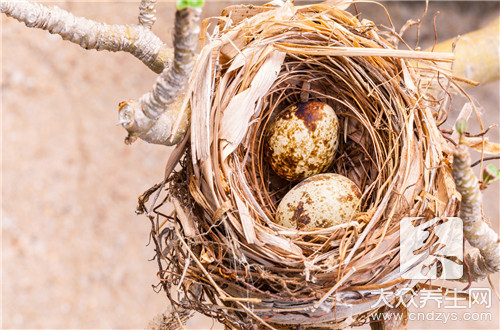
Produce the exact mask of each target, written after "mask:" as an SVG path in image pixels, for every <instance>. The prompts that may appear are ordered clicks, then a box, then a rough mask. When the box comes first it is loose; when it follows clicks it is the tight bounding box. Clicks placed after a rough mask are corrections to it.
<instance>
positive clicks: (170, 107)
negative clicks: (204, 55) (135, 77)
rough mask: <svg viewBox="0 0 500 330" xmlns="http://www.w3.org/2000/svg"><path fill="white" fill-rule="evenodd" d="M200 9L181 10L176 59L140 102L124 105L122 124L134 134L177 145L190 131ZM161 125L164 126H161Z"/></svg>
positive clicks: (176, 22) (175, 50)
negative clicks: (175, 126)
mask: <svg viewBox="0 0 500 330" xmlns="http://www.w3.org/2000/svg"><path fill="white" fill-rule="evenodd" d="M200 13H201V9H200V8H189V7H186V8H184V9H178V10H177V11H176V15H175V32H174V62H173V64H172V67H171V68H170V69H168V70H164V71H163V72H162V74H161V75H160V76H159V77H158V79H157V80H156V83H155V85H154V86H153V89H152V90H151V91H150V92H148V93H146V94H144V95H143V96H142V97H141V98H140V99H139V101H134V100H131V101H128V102H125V103H123V104H122V105H121V106H120V123H121V124H122V125H123V127H125V129H127V131H128V132H129V135H130V136H131V137H133V136H137V137H140V138H141V139H144V140H146V141H148V142H150V143H156V144H166V145H173V144H176V143H177V142H179V141H180V139H181V138H182V137H183V136H184V134H185V132H186V131H187V128H188V125H189V121H188V118H187V116H188V113H187V111H183V110H184V109H185V107H186V106H187V100H185V98H186V97H187V96H188V95H185V88H186V86H187V83H188V79H189V76H190V74H191V71H192V70H193V65H194V56H195V49H196V47H197V44H198V35H199V32H200V27H199V20H200ZM181 114H183V115H184V118H182V119H181V120H182V123H181V125H180V128H179V129H178V130H177V132H175V134H174V136H170V135H171V133H172V125H173V124H174V123H175V121H176V119H177V117H178V116H180V115H181ZM158 125H161V126H158Z"/></svg>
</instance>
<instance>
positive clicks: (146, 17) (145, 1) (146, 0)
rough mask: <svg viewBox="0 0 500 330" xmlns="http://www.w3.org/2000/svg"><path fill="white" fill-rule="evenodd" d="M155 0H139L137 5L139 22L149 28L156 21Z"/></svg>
mask: <svg viewBox="0 0 500 330" xmlns="http://www.w3.org/2000/svg"><path fill="white" fill-rule="evenodd" d="M155 5H156V0H141V4H140V5H139V24H140V25H142V26H144V27H145V28H147V29H151V28H152V27H153V24H154V23H155V22H156V9H155Z"/></svg>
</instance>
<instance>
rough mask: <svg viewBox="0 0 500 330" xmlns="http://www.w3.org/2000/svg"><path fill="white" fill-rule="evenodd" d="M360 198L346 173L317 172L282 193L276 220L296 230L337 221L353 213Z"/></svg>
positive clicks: (329, 224)
mask: <svg viewBox="0 0 500 330" xmlns="http://www.w3.org/2000/svg"><path fill="white" fill-rule="evenodd" d="M360 199H361V192H360V191H359V188H358V187H357V186H356V184H355V183H354V182H352V181H351V180H349V179H348V178H346V177H345V176H342V175H340V174H333V173H324V174H317V175H314V176H312V177H310V178H307V179H305V180H304V181H302V182H300V183H299V184H298V185H296V186H295V187H293V188H292V189H291V190H290V191H289V192H288V193H287V194H286V195H285V197H283V199H282V200H281V202H280V204H279V205H278V209H277V211H276V223H278V224H280V225H282V226H284V227H287V228H291V229H298V230H308V229H313V228H328V227H331V226H335V225H339V224H342V223H345V222H348V221H350V220H351V219H352V218H354V217H355V216H356V214H357V213H358V210H359V206H360V205H359V204H360Z"/></svg>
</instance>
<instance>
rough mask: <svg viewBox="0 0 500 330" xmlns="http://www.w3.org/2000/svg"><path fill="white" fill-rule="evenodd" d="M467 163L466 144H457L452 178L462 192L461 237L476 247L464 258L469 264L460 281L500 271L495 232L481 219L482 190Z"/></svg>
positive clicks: (499, 255)
mask: <svg viewBox="0 0 500 330" xmlns="http://www.w3.org/2000/svg"><path fill="white" fill-rule="evenodd" d="M470 162H471V161H470V156H469V153H468V151H467V149H466V147H465V146H464V145H458V146H457V149H456V151H455V153H454V155H453V179H454V180H455V184H456V187H457V190H458V192H459V193H460V194H461V195H462V201H461V204H460V217H461V218H462V221H463V226H464V236H465V238H466V239H467V241H469V243H470V245H471V246H472V247H474V248H476V249H474V250H472V251H471V252H469V254H467V255H466V256H465V258H464V261H465V263H466V264H467V265H468V267H466V266H465V265H464V275H463V276H462V278H461V279H460V281H465V282H467V281H469V280H471V281H478V280H481V279H483V278H484V277H486V276H487V275H489V274H493V273H496V272H498V271H500V244H499V242H498V234H497V233H496V232H495V231H494V230H493V229H492V228H490V227H489V226H488V224H486V223H485V222H484V221H483V216H482V196H481V191H480V190H479V184H478V180H477V178H476V176H475V175H474V173H473V172H472V169H471V167H470ZM469 274H470V275H469Z"/></svg>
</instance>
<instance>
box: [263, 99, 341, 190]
mask: <svg viewBox="0 0 500 330" xmlns="http://www.w3.org/2000/svg"><path fill="white" fill-rule="evenodd" d="M338 145H339V121H338V119H337V115H336V114H335V111H334V110H333V109H332V107H330V106H329V105H328V104H326V103H323V102H318V101H310V102H306V103H300V104H298V105H291V106H289V107H287V108H286V109H285V110H283V111H282V112H280V113H279V115H278V116H277V118H276V119H275V120H274V121H273V122H272V124H271V125H270V127H269V131H268V135H267V146H268V149H267V156H268V159H269V162H270V165H271V168H272V169H273V170H274V172H275V173H276V174H278V175H279V176H280V177H282V178H283V179H285V180H288V181H292V182H293V181H300V180H303V179H305V178H307V177H310V176H311V175H314V174H318V173H321V172H323V171H325V170H326V169H327V168H328V166H330V165H331V164H332V162H333V159H334V156H335V152H336V151H337V148H338Z"/></svg>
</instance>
